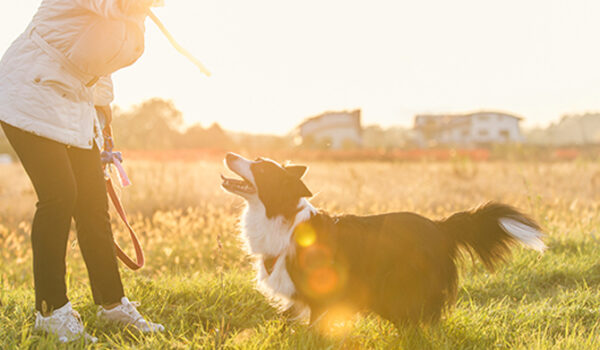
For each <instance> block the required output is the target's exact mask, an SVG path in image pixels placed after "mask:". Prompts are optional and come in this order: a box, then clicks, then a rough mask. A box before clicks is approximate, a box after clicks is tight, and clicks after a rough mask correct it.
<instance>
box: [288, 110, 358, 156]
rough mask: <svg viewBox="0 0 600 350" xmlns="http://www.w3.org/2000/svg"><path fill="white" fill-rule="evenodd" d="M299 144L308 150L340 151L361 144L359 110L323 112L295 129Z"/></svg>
mask: <svg viewBox="0 0 600 350" xmlns="http://www.w3.org/2000/svg"><path fill="white" fill-rule="evenodd" d="M297 131H298V136H299V142H298V143H300V144H302V145H303V146H305V147H309V148H327V149H342V148H353V147H360V146H362V144H363V138H362V126H361V110H360V109H357V110H354V111H338V112H325V113H323V114H320V115H318V116H315V117H312V118H308V119H306V120H305V121H304V122H302V124H300V125H299V126H298V128H297Z"/></svg>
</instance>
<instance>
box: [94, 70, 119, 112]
mask: <svg viewBox="0 0 600 350" xmlns="http://www.w3.org/2000/svg"><path fill="white" fill-rule="evenodd" d="M114 98H115V96H114V92H113V82H112V78H111V77H110V75H107V76H105V77H101V78H100V79H98V81H97V82H96V85H94V105H96V106H107V105H110V104H111V103H112V101H113V100H114Z"/></svg>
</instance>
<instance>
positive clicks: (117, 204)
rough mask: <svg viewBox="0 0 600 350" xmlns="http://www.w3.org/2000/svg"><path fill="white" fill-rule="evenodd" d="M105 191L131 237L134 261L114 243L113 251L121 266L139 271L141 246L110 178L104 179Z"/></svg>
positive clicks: (142, 258)
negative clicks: (115, 251) (121, 263)
mask: <svg viewBox="0 0 600 350" xmlns="http://www.w3.org/2000/svg"><path fill="white" fill-rule="evenodd" d="M106 190H107V191H108V195H109V196H110V199H111V200H112V202H113V205H114V206H115V209H116V210H117V213H119V216H120V217H121V220H123V222H124V223H125V226H127V229H128V230H129V236H130V237H131V242H132V243H133V247H134V248H135V258H136V261H133V260H132V259H131V258H130V257H129V256H127V254H125V252H124V251H123V249H121V247H120V246H119V244H118V243H117V242H116V241H115V242H114V243H115V249H116V250H117V257H118V258H119V260H121V261H122V262H123V264H125V265H126V266H127V267H129V268H130V269H132V270H133V271H135V270H139V269H140V268H142V267H143V266H144V263H145V259H144V251H143V250H142V246H141V245H140V241H139V240H138V238H137V235H136V234H135V231H134V230H133V228H132V227H131V225H130V224H129V221H128V220H127V215H125V209H123V205H122V204H121V200H120V199H119V197H118V196H117V193H116V192H115V188H114V186H113V183H112V180H111V178H110V177H108V178H107V179H106Z"/></svg>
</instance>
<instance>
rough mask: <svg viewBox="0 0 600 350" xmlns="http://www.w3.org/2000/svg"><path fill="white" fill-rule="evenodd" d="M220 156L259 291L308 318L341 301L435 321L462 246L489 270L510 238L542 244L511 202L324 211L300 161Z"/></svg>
mask: <svg viewBox="0 0 600 350" xmlns="http://www.w3.org/2000/svg"><path fill="white" fill-rule="evenodd" d="M225 164H226V166H227V167H228V168H229V169H230V170H231V171H233V172H234V173H235V174H237V175H238V176H240V177H241V179H231V178H226V177H224V176H222V179H223V184H222V187H223V188H224V189H225V190H227V191H228V192H231V193H233V194H236V195H238V196H241V197H242V198H244V199H245V200H246V202H247V207H246V210H245V213H244V218H243V219H242V231H243V232H242V238H243V240H244V241H245V243H246V246H247V250H248V252H249V253H250V254H251V255H253V256H255V257H256V258H257V259H256V260H257V261H256V266H255V267H256V270H257V284H258V286H259V289H260V290H261V291H262V292H263V294H265V295H266V296H268V297H269V298H270V299H271V300H273V301H276V302H277V304H278V305H279V306H280V307H281V308H282V311H283V310H288V311H289V312H294V313H296V314H299V312H298V310H304V311H309V312H310V321H311V324H312V323H315V322H316V321H319V320H321V317H322V316H323V315H324V314H325V313H326V312H327V311H328V310H335V309H336V308H337V307H343V308H344V309H345V310H351V312H352V313H355V312H357V311H363V310H370V311H373V312H375V313H377V314H379V315H380V316H382V317H384V318H386V319H388V320H390V321H391V322H393V323H394V324H396V326H401V325H405V324H419V323H432V322H436V321H438V320H439V319H440V317H441V315H442V314H443V312H444V311H445V310H446V309H448V308H449V307H450V306H451V305H453V303H454V300H455V296H456V290H457V283H458V281H457V279H458V275H457V268H456V261H457V259H459V257H460V255H461V254H460V253H459V249H460V248H462V249H464V250H466V251H468V252H469V253H475V255H476V256H478V257H479V259H480V260H481V261H482V262H483V264H484V265H485V266H486V267H487V268H488V269H490V270H492V269H493V268H494V267H495V266H496V265H497V263H499V262H501V261H503V260H504V258H505V256H506V255H507V254H508V253H509V249H510V245H511V244H512V243H514V242H521V243H522V244H524V245H526V246H528V247H529V248H532V249H535V250H537V251H540V252H542V251H543V250H544V249H545V248H546V246H545V245H544V243H543V242H542V240H541V237H542V233H541V230H540V227H539V226H538V224H536V223H535V222H534V221H533V220H532V219H531V218H529V217H527V216H525V215H524V214H522V213H520V212H519V211H517V210H516V209H514V208H512V207H510V206H508V205H504V204H499V203H488V204H485V205H483V206H481V207H479V208H477V209H474V210H471V211H464V212H459V213H456V214H454V215H452V216H450V217H448V218H446V219H443V220H438V221H433V220H430V219H427V218H425V217H423V216H420V215H417V214H414V213H408V212H400V213H389V214H381V215H373V216H355V215H342V216H330V215H328V214H326V213H324V212H322V211H319V210H317V209H315V208H314V207H313V206H312V205H311V204H310V203H309V202H308V200H307V198H309V197H312V193H311V192H310V190H309V189H308V188H307V187H306V185H305V184H304V183H303V182H302V180H301V178H302V176H303V175H304V173H305V172H306V170H307V167H305V166H301V165H279V164H277V163H276V162H274V161H271V160H269V159H264V158H258V159H256V160H254V161H250V160H247V159H245V158H243V157H241V156H239V155H236V154H233V153H228V154H227V156H226V158H225ZM307 308H308V310H307ZM292 310H294V311H292Z"/></svg>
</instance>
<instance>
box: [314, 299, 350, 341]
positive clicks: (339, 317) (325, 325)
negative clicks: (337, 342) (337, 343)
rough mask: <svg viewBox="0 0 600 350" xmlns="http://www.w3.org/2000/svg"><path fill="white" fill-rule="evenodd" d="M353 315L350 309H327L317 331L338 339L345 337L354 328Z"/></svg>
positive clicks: (339, 306)
mask: <svg viewBox="0 0 600 350" xmlns="http://www.w3.org/2000/svg"><path fill="white" fill-rule="evenodd" d="M354 313H355V310H353V309H352V308H351V307H348V306H345V305H336V306H334V307H332V308H331V309H329V310H328V311H327V312H326V313H325V315H324V316H323V319H322V320H321V322H320V323H319V326H318V327H319V328H318V329H319V331H320V332H321V333H323V334H326V335H329V336H332V337H335V338H340V337H345V336H347V335H348V334H349V333H350V332H351V331H352V328H353V326H354V322H353V321H354V320H353V319H354Z"/></svg>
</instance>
